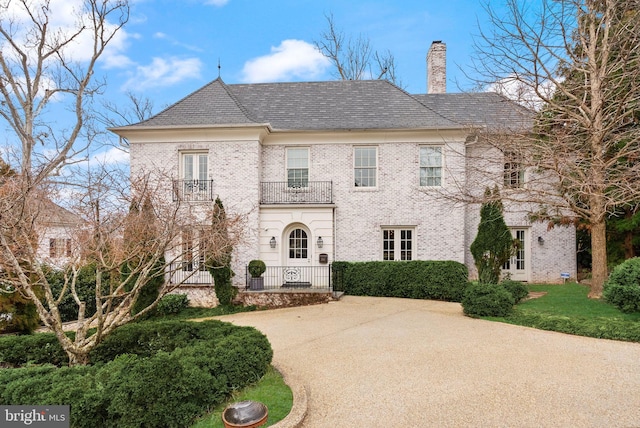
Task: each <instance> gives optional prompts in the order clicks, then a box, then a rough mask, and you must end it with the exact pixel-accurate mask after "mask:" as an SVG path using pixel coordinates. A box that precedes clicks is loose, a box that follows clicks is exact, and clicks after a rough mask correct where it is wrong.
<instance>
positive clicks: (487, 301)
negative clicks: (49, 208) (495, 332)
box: [462, 283, 515, 317]
mask: <svg viewBox="0 0 640 428" xmlns="http://www.w3.org/2000/svg"><path fill="white" fill-rule="evenodd" d="M514 304H515V302H514V299H513V296H512V295H511V293H509V292H508V291H507V290H506V289H505V288H504V287H502V286H501V285H498V284H482V283H477V284H472V285H470V286H469V287H468V288H467V290H466V291H465V293H464V297H463V298H462V310H463V312H464V314H465V315H468V316H471V317H504V316H507V315H509V314H510V313H511V311H513V305H514Z"/></svg>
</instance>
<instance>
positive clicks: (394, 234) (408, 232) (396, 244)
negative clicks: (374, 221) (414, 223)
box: [382, 229, 414, 260]
mask: <svg viewBox="0 0 640 428" xmlns="http://www.w3.org/2000/svg"><path fill="white" fill-rule="evenodd" d="M413 235H414V232H413V229H383V230H382V260H413V256H414V254H413V239H414V237H413Z"/></svg>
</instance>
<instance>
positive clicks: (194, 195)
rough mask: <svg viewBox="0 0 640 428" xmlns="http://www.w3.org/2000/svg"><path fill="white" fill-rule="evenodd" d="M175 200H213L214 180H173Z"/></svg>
mask: <svg viewBox="0 0 640 428" xmlns="http://www.w3.org/2000/svg"><path fill="white" fill-rule="evenodd" d="M173 200H174V201H196V202H202V201H213V200H214V197H213V180H173Z"/></svg>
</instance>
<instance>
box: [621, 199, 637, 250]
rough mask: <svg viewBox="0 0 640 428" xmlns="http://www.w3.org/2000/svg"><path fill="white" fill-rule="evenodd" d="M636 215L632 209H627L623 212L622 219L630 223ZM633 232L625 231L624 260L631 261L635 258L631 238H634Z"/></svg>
mask: <svg viewBox="0 0 640 428" xmlns="http://www.w3.org/2000/svg"><path fill="white" fill-rule="evenodd" d="M635 214H636V212H635V210H634V209H631V208H627V209H625V211H624V218H625V220H627V221H629V222H631V220H632V219H633V216H634V215H635ZM634 230H635V229H632V230H627V231H626V232H625V233H624V244H623V245H624V259H625V260H629V259H632V258H634V257H635V256H636V251H635V248H633V237H634Z"/></svg>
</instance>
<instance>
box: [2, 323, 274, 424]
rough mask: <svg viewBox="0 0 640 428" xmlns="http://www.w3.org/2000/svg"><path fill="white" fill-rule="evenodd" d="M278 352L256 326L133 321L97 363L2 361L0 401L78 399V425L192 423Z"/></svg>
mask: <svg viewBox="0 0 640 428" xmlns="http://www.w3.org/2000/svg"><path fill="white" fill-rule="evenodd" d="M21 338H24V337H21ZM4 339H5V338H2V339H0V345H1V344H2V342H3V341H4ZM272 356H273V352H272V350H271V345H270V344H269V342H268V340H267V338H266V337H265V336H264V335H263V334H261V333H260V332H258V331H257V330H255V329H254V328H251V327H236V326H233V325H231V324H227V323H223V322H220V321H205V322H202V323H194V322H185V321H163V322H144V323H136V324H129V325H126V326H123V327H121V328H120V329H118V330H116V331H115V332H114V333H113V334H112V335H110V336H109V337H107V338H106V339H105V341H104V342H103V343H102V344H101V345H100V346H98V347H97V348H96V349H95V350H94V352H92V354H91V359H92V363H93V365H91V366H84V367H72V368H69V367H55V366H53V365H47V366H40V367H38V366H36V367H28V368H18V369H0V404H3V405H5V404H23V405H36V404H50V405H54V404H70V405H71V420H72V424H71V426H72V427H96V426H100V427H142V426H144V427H184V426H189V425H190V424H191V423H192V422H193V420H194V418H196V417H198V416H200V415H201V414H202V413H203V412H204V411H206V410H207V409H209V408H211V407H213V406H215V405H217V404H219V403H221V402H223V401H224V400H225V399H226V397H228V396H229V395H230V394H231V392H232V391H234V390H236V389H238V388H242V387H244V386H246V385H248V384H250V383H252V382H255V381H257V380H258V379H260V378H261V377H262V376H263V375H264V373H265V372H266V370H267V368H268V366H269V364H270V362H271V358H272Z"/></svg>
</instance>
